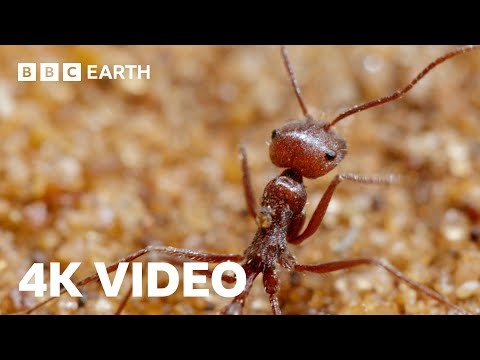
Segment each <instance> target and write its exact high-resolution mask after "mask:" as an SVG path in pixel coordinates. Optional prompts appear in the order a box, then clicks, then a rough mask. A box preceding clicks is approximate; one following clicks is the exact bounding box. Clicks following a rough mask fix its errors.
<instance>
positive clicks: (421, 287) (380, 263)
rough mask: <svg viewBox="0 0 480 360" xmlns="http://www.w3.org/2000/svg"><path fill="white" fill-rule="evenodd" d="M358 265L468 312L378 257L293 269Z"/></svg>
mask: <svg viewBox="0 0 480 360" xmlns="http://www.w3.org/2000/svg"><path fill="white" fill-rule="evenodd" d="M359 265H375V266H380V267H382V268H384V269H385V270H387V271H388V272H389V273H390V274H392V275H393V276H394V277H396V278H397V279H399V280H401V281H403V282H405V283H406V284H407V285H408V286H410V287H411V288H412V289H415V290H416V291H418V292H420V293H423V294H425V295H427V296H429V297H430V298H432V299H434V300H436V301H438V302H439V303H441V304H444V305H446V306H448V307H449V308H451V309H454V310H456V311H458V312H459V313H460V314H463V315H466V314H468V313H467V312H466V311H465V310H463V309H461V308H460V307H458V306H457V305H455V304H453V303H451V302H450V301H449V300H447V299H446V298H444V297H443V296H442V295H440V294H439V293H437V292H435V291H433V290H432V289H430V288H428V287H426V286H425V285H422V284H420V283H418V282H416V281H414V280H412V279H410V278H409V277H407V276H406V275H405V274H404V273H402V272H401V271H400V270H398V269H397V268H395V267H394V266H392V265H390V264H389V263H388V262H386V261H383V260H378V259H373V258H363V259H353V260H341V261H333V262H329V263H324V264H318V265H295V270H296V271H302V272H303V271H308V272H314V273H317V274H323V273H329V272H333V271H337V270H342V269H349V268H352V267H355V266H359Z"/></svg>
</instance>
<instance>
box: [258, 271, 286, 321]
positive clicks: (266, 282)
mask: <svg viewBox="0 0 480 360" xmlns="http://www.w3.org/2000/svg"><path fill="white" fill-rule="evenodd" d="M263 287H264V288H265V291H266V292H267V294H268V295H269V300H270V305H271V307H272V312H273V315H282V312H281V310H280V306H279V305H278V298H277V296H276V295H275V293H276V292H277V291H278V288H279V283H278V277H277V275H276V274H275V271H274V270H273V269H269V270H265V271H264V272H263Z"/></svg>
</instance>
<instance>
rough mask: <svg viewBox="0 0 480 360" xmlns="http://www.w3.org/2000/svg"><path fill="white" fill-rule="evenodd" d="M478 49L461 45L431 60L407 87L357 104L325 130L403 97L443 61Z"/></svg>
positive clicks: (479, 47)
mask: <svg viewBox="0 0 480 360" xmlns="http://www.w3.org/2000/svg"><path fill="white" fill-rule="evenodd" d="M476 49H480V45H469V46H464V47H461V48H458V49H456V50H453V51H451V52H449V53H447V54H445V55H443V56H440V57H439V58H437V59H436V60H434V61H433V62H431V63H430V64H428V65H427V66H426V67H425V68H424V69H423V70H422V71H421V72H420V73H419V74H418V75H417V76H416V77H415V78H414V79H413V80H412V81H411V82H410V84H408V85H407V86H406V87H405V88H403V89H401V90H397V91H395V92H394V93H393V94H391V95H388V96H385V97H382V98H379V99H376V100H373V101H370V102H367V103H365V104H362V105H356V106H354V107H352V108H350V109H348V110H346V111H344V112H342V113H341V114H339V115H338V116H337V117H336V118H335V119H333V120H332V121H331V122H330V123H328V124H327V125H325V126H324V129H325V130H328V129H329V128H331V127H332V126H334V125H335V124H336V123H338V122H339V121H340V120H343V119H345V118H346V117H348V116H350V115H353V114H356V113H358V112H360V111H363V110H367V109H370V108H372V107H375V106H379V105H382V104H385V103H388V102H390V101H394V100H397V99H399V98H401V97H402V96H403V95H405V94H406V93H407V92H409V91H410V90H411V89H412V88H413V87H414V86H415V84H416V83H418V82H419V81H420V80H421V79H422V78H423V77H424V76H425V75H427V74H428V73H429V72H430V71H431V70H433V69H434V68H435V67H436V66H438V65H440V64H441V63H443V62H445V61H447V60H449V59H451V58H454V57H455V56H458V55H461V54H465V53H467V52H470V51H473V50H476Z"/></svg>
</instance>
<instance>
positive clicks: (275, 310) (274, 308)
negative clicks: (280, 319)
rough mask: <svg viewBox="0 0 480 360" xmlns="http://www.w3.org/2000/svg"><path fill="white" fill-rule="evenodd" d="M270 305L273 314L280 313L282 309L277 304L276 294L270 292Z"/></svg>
mask: <svg viewBox="0 0 480 360" xmlns="http://www.w3.org/2000/svg"><path fill="white" fill-rule="evenodd" d="M270 305H271V306H272V311H273V315H282V311H281V310H280V306H279V305H278V298H277V295H275V294H270Z"/></svg>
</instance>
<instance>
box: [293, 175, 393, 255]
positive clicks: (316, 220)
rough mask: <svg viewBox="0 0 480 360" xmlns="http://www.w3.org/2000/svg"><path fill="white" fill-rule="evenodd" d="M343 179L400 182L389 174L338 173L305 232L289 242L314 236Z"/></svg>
mask: <svg viewBox="0 0 480 360" xmlns="http://www.w3.org/2000/svg"><path fill="white" fill-rule="evenodd" d="M343 180H349V181H354V182H358V183H363V184H395V183H398V178H397V177H395V176H394V175H388V176H384V177H380V176H378V177H374V176H360V175H354V174H338V175H336V176H335V178H334V179H333V180H332V182H331V183H330V185H329V186H328V188H327V190H326V191H325V193H324V194H323V196H322V198H321V200H320V202H319V203H318V205H317V208H316V209H315V212H314V213H313V215H312V218H311V219H310V222H309V223H308V225H307V227H306V228H305V230H304V231H303V233H302V234H300V235H297V236H296V237H293V238H292V237H289V238H288V242H289V243H292V244H295V245H297V244H300V243H302V242H303V241H304V240H306V239H308V238H309V237H310V236H312V235H313V234H314V233H315V231H317V229H318V227H319V226H320V224H321V223H322V220H323V217H324V216H325V213H326V212H327V207H328V204H329V203H330V200H331V199H332V195H333V192H334V191H335V189H336V187H337V185H338V184H340V183H341V182H342V181H343Z"/></svg>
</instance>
